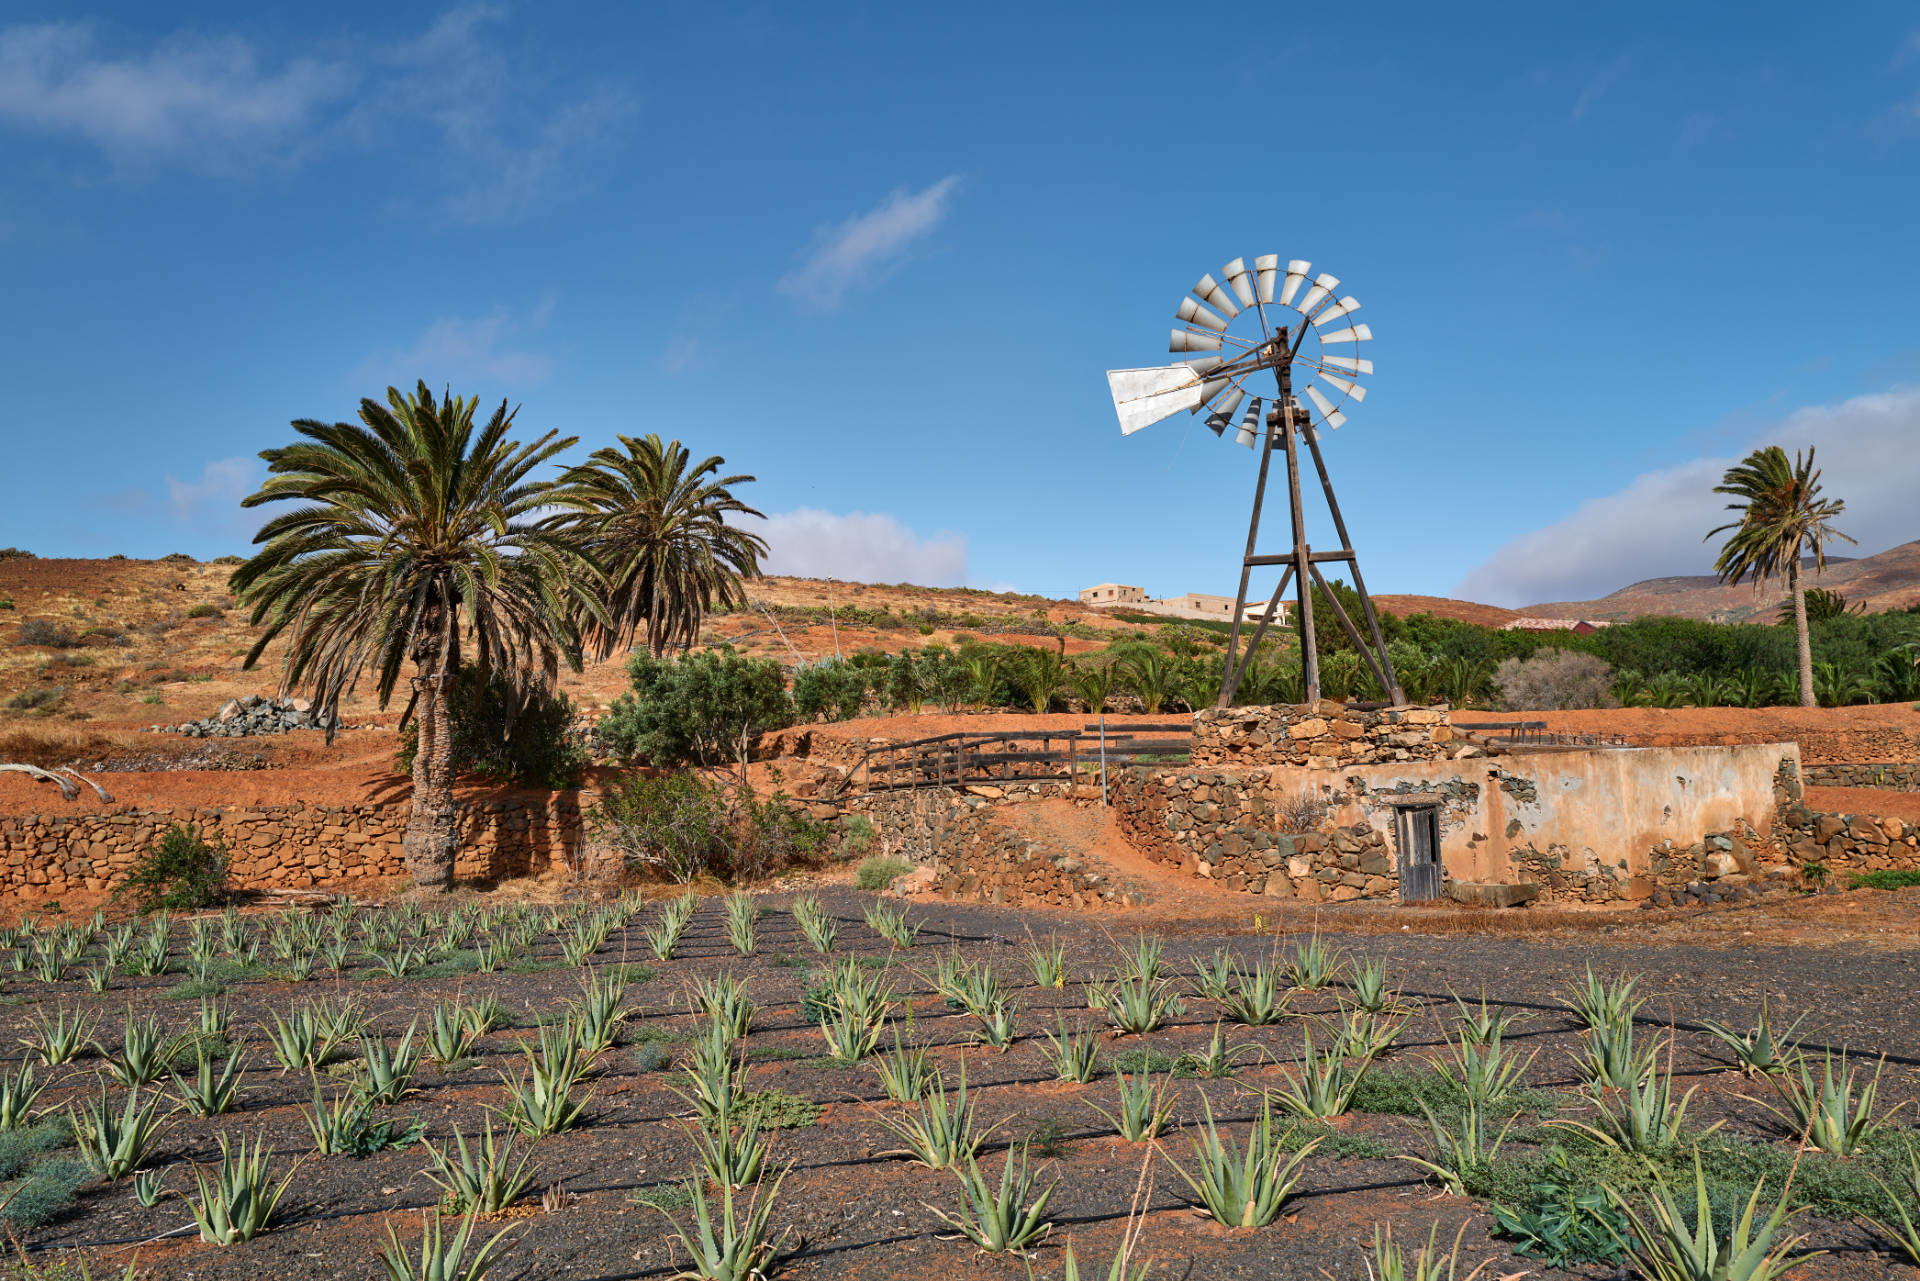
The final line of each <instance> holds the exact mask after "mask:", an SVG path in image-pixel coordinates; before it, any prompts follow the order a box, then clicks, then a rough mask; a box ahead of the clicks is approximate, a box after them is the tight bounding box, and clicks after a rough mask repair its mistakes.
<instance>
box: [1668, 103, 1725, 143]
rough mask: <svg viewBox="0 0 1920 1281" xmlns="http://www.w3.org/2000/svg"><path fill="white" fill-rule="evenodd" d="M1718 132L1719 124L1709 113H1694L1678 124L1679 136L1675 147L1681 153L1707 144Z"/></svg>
mask: <svg viewBox="0 0 1920 1281" xmlns="http://www.w3.org/2000/svg"><path fill="white" fill-rule="evenodd" d="M1719 131H1720V122H1719V120H1718V119H1716V118H1715V117H1714V114H1713V113H1712V112H1711V111H1696V112H1694V113H1693V114H1692V115H1690V116H1688V117H1687V118H1686V119H1685V120H1682V121H1681V122H1680V136H1679V137H1678V138H1677V139H1676V140H1675V145H1676V146H1678V147H1679V148H1680V149H1681V150H1682V151H1685V150H1688V149H1689V148H1693V147H1698V146H1700V145H1701V144H1702V143H1706V142H1709V141H1711V140H1712V139H1713V136H1714V135H1715V134H1716V133H1718V132H1719Z"/></svg>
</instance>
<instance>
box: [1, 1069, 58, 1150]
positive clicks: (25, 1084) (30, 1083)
mask: <svg viewBox="0 0 1920 1281" xmlns="http://www.w3.org/2000/svg"><path fill="white" fill-rule="evenodd" d="M46 1088H47V1087H46V1086H45V1085H44V1084H43V1083H41V1082H38V1081H35V1080H34V1079H33V1064H32V1063H31V1062H30V1061H28V1060H27V1059H21V1060H20V1066H19V1068H18V1069H16V1070H15V1071H14V1072H13V1073H12V1074H11V1075H4V1074H0V1133H4V1132H6V1131H8V1130H18V1129H21V1128H23V1127H25V1126H27V1125H31V1124H32V1123H33V1115H34V1114H33V1105H34V1104H35V1103H36V1102H38V1101H39V1099H40V1093H41V1091H43V1090H45V1089H46Z"/></svg>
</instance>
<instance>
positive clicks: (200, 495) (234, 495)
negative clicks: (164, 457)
mask: <svg viewBox="0 0 1920 1281" xmlns="http://www.w3.org/2000/svg"><path fill="white" fill-rule="evenodd" d="M265 474H266V470H265V467H264V465H263V464H262V463H261V461H260V460H259V459H258V458H256V457H254V456H253V455H251V454H242V455H240V456H239V457H238V458H216V459H214V460H213V461H212V462H210V463H208V464H206V465H205V466H204V467H202V468H201V469H200V479H199V480H179V479H177V478H175V477H174V476H172V475H169V476H168V477H167V501H168V503H170V504H171V505H172V507H173V514H174V516H175V517H177V518H178V519H180V520H184V521H192V520H194V519H195V518H197V517H198V516H199V515H200V514H201V512H202V511H204V510H205V509H206V508H208V507H236V508H237V507H238V506H239V505H240V500H241V499H242V498H245V497H246V496H247V495H248V494H251V493H252V492H253V491H254V490H255V489H258V488H259V487H260V480H261V477H263V476H264V475H265Z"/></svg>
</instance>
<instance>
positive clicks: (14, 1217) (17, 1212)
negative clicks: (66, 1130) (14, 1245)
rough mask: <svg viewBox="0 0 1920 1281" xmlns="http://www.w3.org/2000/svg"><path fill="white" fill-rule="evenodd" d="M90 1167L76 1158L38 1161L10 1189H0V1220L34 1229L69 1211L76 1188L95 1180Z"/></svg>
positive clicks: (77, 1195)
mask: <svg viewBox="0 0 1920 1281" xmlns="http://www.w3.org/2000/svg"><path fill="white" fill-rule="evenodd" d="M95 1177H96V1176H95V1174H94V1172H93V1169H92V1167H90V1166H89V1165H88V1164H87V1163H86V1162H85V1161H82V1160H80V1159H79V1158H78V1157H56V1158H54V1159H52V1160H49V1161H42V1162H41V1163H40V1164H38V1165H36V1166H34V1167H33V1169H32V1170H31V1171H29V1172H28V1174H27V1176H26V1177H25V1178H23V1179H21V1180H20V1182H19V1183H18V1184H16V1185H15V1186H13V1187H12V1188H8V1189H5V1190H0V1199H4V1200H5V1202H6V1204H5V1205H4V1206H0V1219H4V1220H5V1221H6V1222H7V1224H8V1226H10V1227H14V1228H37V1227H40V1226H41V1225H42V1224H46V1223H51V1222H52V1221H53V1220H54V1219H56V1218H58V1217H59V1216H60V1215H62V1214H64V1213H66V1211H67V1210H69V1209H71V1208H72V1206H73V1203H74V1202H75V1200H77V1199H78V1197H79V1194H80V1189H81V1188H82V1187H83V1186H85V1185H86V1184H88V1183H91V1182H93V1181H94V1179H95Z"/></svg>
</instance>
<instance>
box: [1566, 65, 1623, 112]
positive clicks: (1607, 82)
mask: <svg viewBox="0 0 1920 1281" xmlns="http://www.w3.org/2000/svg"><path fill="white" fill-rule="evenodd" d="M1632 66H1633V55H1632V54H1630V53H1623V54H1621V55H1620V56H1619V57H1618V58H1615V59H1614V60H1613V61H1612V62H1609V63H1608V64H1607V65H1606V66H1604V67H1602V68H1600V70H1598V71H1596V72H1594V73H1593V75H1591V76H1589V77H1588V78H1587V82H1586V84H1584V85H1582V86H1581V88H1580V96H1579V97H1577V98H1575V99H1574V100H1573V119H1574V120H1575V121H1580V120H1583V119H1585V118H1586V115H1587V112H1589V111H1591V110H1592V109H1593V106H1594V104H1595V103H1597V102H1599V101H1600V99H1602V98H1604V97H1606V96H1607V93H1608V91H1609V90H1611V89H1612V88H1613V86H1614V85H1615V84H1617V83H1618V82H1619V80H1620V77H1622V76H1624V75H1626V74H1627V71H1628V70H1629V69H1630V68H1631V67H1632Z"/></svg>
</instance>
